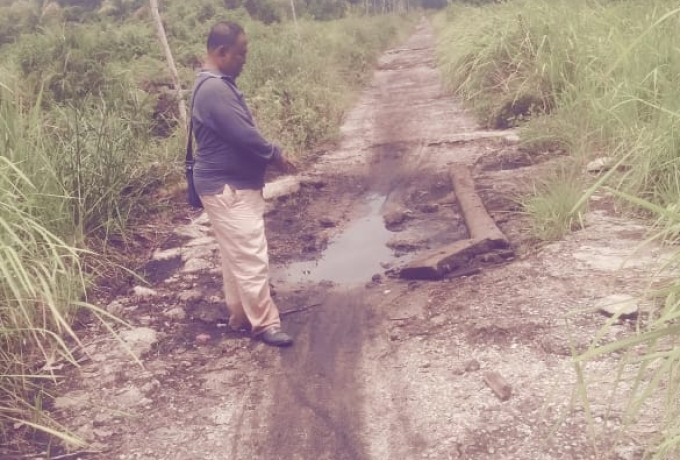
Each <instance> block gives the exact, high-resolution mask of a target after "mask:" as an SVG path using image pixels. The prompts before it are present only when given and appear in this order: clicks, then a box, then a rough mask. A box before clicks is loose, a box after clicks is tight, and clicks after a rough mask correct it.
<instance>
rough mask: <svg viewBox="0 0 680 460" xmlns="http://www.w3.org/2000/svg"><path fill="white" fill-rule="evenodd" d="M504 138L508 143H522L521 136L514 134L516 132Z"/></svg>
mask: <svg viewBox="0 0 680 460" xmlns="http://www.w3.org/2000/svg"><path fill="white" fill-rule="evenodd" d="M504 137H505V140H506V141H508V142H513V143H514V142H519V141H520V137H519V135H518V134H517V133H514V132H511V133H508V134H506V135H505V136H504Z"/></svg>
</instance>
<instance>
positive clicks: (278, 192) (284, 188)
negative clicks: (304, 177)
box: [262, 176, 300, 201]
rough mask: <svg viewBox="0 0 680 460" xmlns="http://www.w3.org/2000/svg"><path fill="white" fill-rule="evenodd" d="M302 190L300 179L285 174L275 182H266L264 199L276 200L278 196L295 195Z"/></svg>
mask: <svg viewBox="0 0 680 460" xmlns="http://www.w3.org/2000/svg"><path fill="white" fill-rule="evenodd" d="M299 191H300V179H299V178H297V177H295V176H285V177H281V178H280V179H277V180H275V181H274V182H269V183H267V184H265V186H264V191H263V192H262V193H263V195H264V199H265V200H267V201H269V200H274V199H276V198H282V197H284V196H289V195H294V194H296V193H298V192H299Z"/></svg>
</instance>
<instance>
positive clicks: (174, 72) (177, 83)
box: [149, 0, 189, 132]
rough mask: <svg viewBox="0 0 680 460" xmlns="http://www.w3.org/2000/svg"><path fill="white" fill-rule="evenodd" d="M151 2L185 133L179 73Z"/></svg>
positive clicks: (183, 105) (155, 8)
mask: <svg viewBox="0 0 680 460" xmlns="http://www.w3.org/2000/svg"><path fill="white" fill-rule="evenodd" d="M149 1H150V2H151V15H152V16H153V19H154V22H155V23H156V32H157V33H158V39H159V40H160V42H161V46H162V47H163V52H164V53H165V60H166V61H167V63H168V70H170V77H171V78H172V85H173V87H174V90H175V93H176V94H177V105H178V108H179V119H180V121H181V122H182V128H183V129H184V131H185V132H187V131H188V129H189V124H188V122H187V106H186V103H185V102H184V98H183V97H182V84H181V82H180V79H179V73H178V72H177V66H175V60H174V59H173V57H172V51H171V50H170V45H169V44H168V37H167V36H166V35H165V28H164V27H163V21H162V20H161V14H160V13H159V12H158V0H149Z"/></svg>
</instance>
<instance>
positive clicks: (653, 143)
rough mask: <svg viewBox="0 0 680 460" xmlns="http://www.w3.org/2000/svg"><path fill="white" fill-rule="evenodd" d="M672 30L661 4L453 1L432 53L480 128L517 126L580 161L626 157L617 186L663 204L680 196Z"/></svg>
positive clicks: (676, 45) (677, 64)
mask: <svg viewBox="0 0 680 460" xmlns="http://www.w3.org/2000/svg"><path fill="white" fill-rule="evenodd" d="M679 27H680V9H678V8H677V5H673V2H667V1H663V0H645V1H643V0H629V1H624V2H594V1H590V0H574V1H565V0H558V1H546V0H518V1H514V2H507V3H503V4H500V5H493V6H488V7H482V8H471V7H460V6H458V7H452V8H450V9H449V10H448V11H447V13H446V16H442V17H440V18H439V19H438V28H439V31H440V40H439V55H440V62H441V66H442V71H443V75H444V79H445V81H446V82H447V84H448V85H449V87H450V88H451V89H453V90H455V91H456V92H457V93H458V94H460V95H461V96H462V97H463V98H464V99H465V100H466V101H468V102H469V103H470V104H471V106H472V107H473V108H474V110H475V111H476V112H477V113H478V115H479V116H480V118H481V119H482V120H483V121H484V122H485V123H486V124H487V125H489V126H495V127H505V126H512V125H516V124H522V125H523V126H524V132H523V137H524V139H525V140H526V142H527V145H528V146H529V147H531V146H533V147H534V148H545V147H547V146H553V147H555V146H556V147H558V148H561V149H564V150H568V151H570V152H572V153H575V154H578V155H579V156H580V157H581V158H583V159H588V158H592V157H594V156H597V155H602V154H603V153H609V152H615V153H616V154H617V155H620V156H621V157H623V156H626V155H629V154H631V156H630V166H631V168H630V169H629V171H628V173H627V174H626V175H625V176H624V177H621V178H619V180H620V185H621V188H622V189H623V190H625V191H627V192H628V193H630V194H632V195H636V196H644V197H645V198H647V199H649V200H650V201H652V202H655V203H662V204H669V203H672V202H675V201H677V200H678V198H679V197H680V195H678V192H679V191H680V184H679V183H678V178H679V177H680V170H679V169H678V168H679V167H680V164H678V161H677V153H678V146H679V145H680V144H679V143H678V140H679V138H678V128H677V126H678V124H677V123H678V114H679V113H680V92H678V91H677V88H678V84H679V83H680V51H679V50H680V37H679V36H678V34H676V33H674V32H673V31H674V30H677V29H678V28H679ZM545 114H549V116H548V117H545V116H542V115H545ZM527 120H528V122H527V123H524V122H525V121H527Z"/></svg>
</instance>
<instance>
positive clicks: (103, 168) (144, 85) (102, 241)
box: [0, 0, 411, 444]
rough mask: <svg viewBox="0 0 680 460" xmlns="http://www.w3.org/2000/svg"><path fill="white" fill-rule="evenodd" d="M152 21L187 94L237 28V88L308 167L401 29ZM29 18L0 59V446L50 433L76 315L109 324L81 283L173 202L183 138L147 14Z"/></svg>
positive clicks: (387, 19)
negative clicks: (213, 48)
mask: <svg viewBox="0 0 680 460" xmlns="http://www.w3.org/2000/svg"><path fill="white" fill-rule="evenodd" d="M31 5H32V3H28V2H26V4H25V5H23V6H22V8H23V9H22V8H18V7H17V4H15V5H14V6H12V7H7V8H14V10H13V11H14V12H13V14H24V12H28V13H30V12H31V11H32V10H31V8H32V7H31ZM2 8H5V7H2ZM7 11H9V10H7ZM17 11H19V13H17ZM28 13H26V14H28ZM162 14H163V17H164V21H165V25H166V28H167V33H168V36H169V41H170V45H171V47H172V49H173V52H174V54H175V58H176V60H177V63H178V67H179V69H180V73H181V77H182V80H183V84H184V86H185V88H190V87H191V82H192V80H193V75H194V71H195V67H196V66H197V65H198V64H199V63H200V60H201V58H202V56H203V52H204V51H203V50H204V44H203V41H204V37H205V36H206V34H207V30H208V29H209V27H210V25H211V24H212V23H214V22H215V21H217V20H220V19H231V20H238V21H240V22H241V23H242V24H243V25H244V26H245V29H246V32H247V33H248V34H249V38H250V50H251V52H250V54H249V64H248V66H247V70H246V72H245V73H244V75H243V76H242V78H241V80H240V85H241V87H242V89H243V90H244V92H245V93H246V95H247V96H248V98H249V100H250V101H251V105H252V108H253V111H254V112H255V115H256V117H257V118H258V122H259V124H260V125H261V126H262V127H263V129H264V131H266V133H267V134H268V135H269V136H270V137H271V138H273V139H276V140H278V141H279V142H280V143H281V144H283V145H284V146H285V148H286V149H287V150H288V151H289V152H290V153H292V154H295V155H298V156H302V157H304V156H305V155H307V154H308V153H310V152H313V151H314V149H315V148H316V147H318V146H319V145H321V144H323V143H326V142H329V141H332V140H333V139H334V138H335V136H336V134H337V132H338V127H339V124H340V121H341V117H342V115H343V112H344V110H345V109H346V108H347V107H348V104H350V103H351V100H352V95H353V94H356V93H357V91H358V89H359V88H360V86H361V84H362V83H364V82H365V81H366V78H367V77H368V76H370V71H371V68H372V66H373V64H374V61H375V58H376V56H377V55H378V53H379V52H380V51H381V50H383V49H384V48H386V47H387V46H388V44H389V43H390V42H392V41H393V40H395V39H396V38H397V37H399V36H400V35H402V34H403V33H404V32H406V31H407V30H408V29H409V28H410V26H409V24H410V23H411V20H410V19H408V18H405V17H399V16H396V15H382V16H372V17H348V18H345V19H341V20H335V21H329V22H323V23H320V22H314V21H307V20H303V21H300V24H299V35H300V38H299V39H298V31H296V30H295V29H294V28H293V25H292V24H291V23H287V22H284V23H282V24H277V25H270V26H265V25H264V24H262V23H259V22H257V21H254V20H251V19H249V17H248V16H247V14H246V13H245V12H244V11H242V10H226V9H225V8H224V7H223V3H222V2H221V1H219V0H197V1H193V2H168V8H167V10H164V11H162ZM3 15H4V13H3V11H0V17H2V16H3ZM5 17H9V16H8V15H6V16H5ZM31 17H36V18H37V19H35V21H41V23H39V24H37V25H36V24H34V23H33V22H35V21H33V22H31V21H28V22H31V23H32V26H33V29H32V31H31V33H27V34H23V35H16V36H15V37H13V38H12V40H11V43H9V42H7V43H5V44H4V45H1V46H0V62H1V63H2V64H1V67H2V68H1V69H0V149H1V150H0V444H4V443H5V442H9V441H10V440H12V439H14V440H17V439H19V438H21V437H22V434H23V435H26V434H27V433H30V432H32V431H33V430H35V429H36V428H37V429H38V430H39V431H47V432H54V433H56V432H58V431H60V427H58V426H57V425H56V424H55V423H54V422H53V421H50V420H49V419H47V418H46V415H45V413H44V412H43V411H42V410H41V407H42V401H43V400H44V399H48V396H49V395H48V394H46V393H45V391H46V390H45V388H46V387H45V386H44V383H45V382H51V381H53V380H54V379H55V378H58V377H57V376H56V375H55V373H56V372H57V371H56V370H54V369H53V366H52V365H53V364H54V363H55V362H58V361H63V360H66V361H71V362H73V358H72V355H71V347H72V346H73V345H70V344H72V343H74V341H77V339H76V334H74V332H73V331H72V330H71V329H70V326H69V324H70V322H71V320H72V318H73V316H74V314H75V312H76V311H77V310H78V309H79V308H89V309H91V310H92V312H93V313H94V314H95V315H98V316H100V317H102V320H103V321H106V320H107V319H106V318H105V316H104V315H103V312H101V311H100V310H97V309H96V308H95V307H92V306H85V305H86V300H87V297H86V292H87V288H88V286H89V283H90V282H91V280H92V279H93V277H96V274H97V273H96V271H97V267H93V268H91V269H84V268H83V263H82V261H83V259H84V257H83V256H84V255H85V254H86V252H87V251H88V250H91V249H92V248H93V247H96V249H97V250H106V249H107V244H106V243H107V241H109V240H110V239H111V238H113V237H115V239H116V241H118V242H120V241H123V243H124V242H125V240H126V237H127V235H128V234H129V233H130V232H133V231H134V227H135V225H136V224H137V223H138V222H140V219H147V218H148V213H149V212H153V210H154V209H157V208H158V206H162V205H163V204H164V203H167V202H169V200H170V199H171V198H172V197H171V195H170V194H163V193H160V192H159V189H161V188H162V187H165V188H172V187H168V184H178V183H179V184H181V183H182V177H183V145H184V138H183V133H182V130H181V129H178V126H177V121H176V120H177V117H176V115H177V109H176V103H175V101H174V100H173V97H172V95H171V93H170V91H169V89H168V88H169V83H170V79H169V77H168V73H167V70H166V64H165V61H164V58H163V54H162V52H161V49H160V46H159V44H158V40H157V37H156V35H155V29H154V27H153V24H152V22H151V19H150V17H149V14H148V12H146V11H145V9H141V10H138V11H136V12H134V14H131V15H129V16H126V17H124V18H112V17H110V16H107V15H105V14H104V13H102V14H99V15H98V14H94V13H92V14H89V16H88V18H87V20H81V21H80V22H70V21H69V18H68V17H66V15H65V13H62V12H60V10H59V9H58V8H56V9H55V7H54V6H53V5H52V8H51V9H50V10H49V11H43V12H42V13H41V14H39V15H37V16H35V15H34V16H31ZM14 21H18V19H14ZM5 25H7V24H5ZM11 25H15V24H14V23H13V24H11ZM0 29H2V30H5V31H6V30H7V28H6V27H5V28H1V27H0ZM13 33H14V32H13ZM94 259H95V258H90V260H94ZM96 259H100V258H99V257H98V258H96ZM85 260H87V258H85ZM23 437H24V438H25V436H23Z"/></svg>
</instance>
